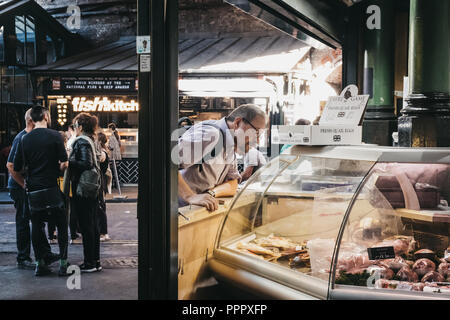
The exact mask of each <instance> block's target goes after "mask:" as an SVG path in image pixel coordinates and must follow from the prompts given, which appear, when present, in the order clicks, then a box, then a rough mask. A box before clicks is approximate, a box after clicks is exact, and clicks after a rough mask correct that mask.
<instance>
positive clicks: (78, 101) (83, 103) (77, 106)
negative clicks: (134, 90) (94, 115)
mask: <svg viewBox="0 0 450 320" xmlns="http://www.w3.org/2000/svg"><path fill="white" fill-rule="evenodd" d="M72 107H73V111H74V112H135V111H139V103H137V102H136V101H135V100H131V101H129V102H126V101H123V100H120V99H115V100H114V102H113V101H111V100H109V99H108V98H107V97H103V98H100V97H95V98H94V99H93V100H92V99H91V100H88V99H87V98H86V97H75V98H73V100H72Z"/></svg>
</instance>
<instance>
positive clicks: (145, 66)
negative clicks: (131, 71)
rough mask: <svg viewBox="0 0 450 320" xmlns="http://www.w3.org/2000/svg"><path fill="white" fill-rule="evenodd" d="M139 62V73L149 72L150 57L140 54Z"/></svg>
mask: <svg viewBox="0 0 450 320" xmlns="http://www.w3.org/2000/svg"><path fill="white" fill-rule="evenodd" d="M139 61H140V62H139V71H140V72H150V55H149V54H142V55H141V56H140V60H139Z"/></svg>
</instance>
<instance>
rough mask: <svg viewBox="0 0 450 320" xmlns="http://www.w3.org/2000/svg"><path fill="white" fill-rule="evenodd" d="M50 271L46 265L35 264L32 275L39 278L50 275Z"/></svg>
mask: <svg viewBox="0 0 450 320" xmlns="http://www.w3.org/2000/svg"><path fill="white" fill-rule="evenodd" d="M51 273H52V270H51V269H50V268H49V266H48V265H46V264H45V263H44V264H37V265H36V270H35V272H34V275H35V276H36V277H41V276H45V275H48V274H51Z"/></svg>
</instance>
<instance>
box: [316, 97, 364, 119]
mask: <svg viewBox="0 0 450 320" xmlns="http://www.w3.org/2000/svg"><path fill="white" fill-rule="evenodd" d="M367 101H369V95H360V96H356V97H349V98H348V99H346V98H345V97H341V96H339V97H329V98H328V101H327V104H326V105H325V108H324V110H323V113H322V116H321V117H320V121H319V124H320V125H355V126H357V125H358V124H359V123H360V122H361V118H362V116H363V115H364V111H365V109H366V105H367Z"/></svg>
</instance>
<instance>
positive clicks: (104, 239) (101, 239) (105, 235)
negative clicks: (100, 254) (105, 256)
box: [100, 234, 111, 241]
mask: <svg viewBox="0 0 450 320" xmlns="http://www.w3.org/2000/svg"><path fill="white" fill-rule="evenodd" d="M109 240H111V238H110V237H109V236H108V234H102V235H100V241H109Z"/></svg>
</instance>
